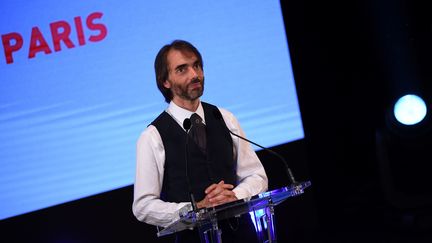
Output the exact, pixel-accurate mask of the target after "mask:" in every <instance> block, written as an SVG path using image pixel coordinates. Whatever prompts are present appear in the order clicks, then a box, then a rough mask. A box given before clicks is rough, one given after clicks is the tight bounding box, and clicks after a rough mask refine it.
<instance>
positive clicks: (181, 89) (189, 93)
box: [172, 77, 204, 101]
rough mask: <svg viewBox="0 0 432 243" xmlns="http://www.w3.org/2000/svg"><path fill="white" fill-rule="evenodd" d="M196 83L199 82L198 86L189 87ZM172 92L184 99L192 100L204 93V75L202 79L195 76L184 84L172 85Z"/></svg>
mask: <svg viewBox="0 0 432 243" xmlns="http://www.w3.org/2000/svg"><path fill="white" fill-rule="evenodd" d="M196 83H200V84H201V85H200V87H196V88H191V86H192V85H196ZM172 92H173V93H174V94H175V95H177V96H179V97H180V98H182V99H184V100H190V101H194V100H196V99H198V98H199V97H201V96H202V95H203V93H204V77H203V78H202V80H201V79H199V78H195V79H193V80H191V81H190V82H189V83H188V84H186V85H173V89H172Z"/></svg>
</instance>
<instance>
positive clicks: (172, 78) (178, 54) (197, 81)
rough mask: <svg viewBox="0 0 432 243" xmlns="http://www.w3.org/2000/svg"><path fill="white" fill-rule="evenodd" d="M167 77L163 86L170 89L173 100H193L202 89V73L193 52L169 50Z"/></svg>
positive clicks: (199, 94)
mask: <svg viewBox="0 0 432 243" xmlns="http://www.w3.org/2000/svg"><path fill="white" fill-rule="evenodd" d="M167 60H168V79H167V80H166V81H165V83H164V86H165V88H167V89H170V90H171V92H172V94H173V100H174V101H176V100H179V99H180V100H183V101H194V100H196V99H198V98H199V97H201V95H202V94H203V91H204V73H203V70H202V67H201V63H200V62H199V60H198V58H197V57H196V55H195V54H194V53H193V52H189V51H179V50H174V49H172V50H170V51H169V52H168V55H167Z"/></svg>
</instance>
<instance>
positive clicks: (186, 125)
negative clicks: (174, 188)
mask: <svg viewBox="0 0 432 243" xmlns="http://www.w3.org/2000/svg"><path fill="white" fill-rule="evenodd" d="M191 126H192V123H191V120H190V119H189V118H186V119H184V121H183V128H184V129H185V130H186V143H185V161H186V166H185V167H186V181H187V184H188V189H189V197H190V201H191V204H192V209H193V211H194V212H197V211H198V207H197V203H196V201H195V197H194V195H193V192H192V186H191V183H190V179H189V166H188V165H189V146H188V144H189V131H190V128H191Z"/></svg>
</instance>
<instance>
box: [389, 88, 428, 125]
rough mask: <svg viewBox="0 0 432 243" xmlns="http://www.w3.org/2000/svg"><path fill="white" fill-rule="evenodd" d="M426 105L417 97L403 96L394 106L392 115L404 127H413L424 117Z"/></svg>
mask: <svg viewBox="0 0 432 243" xmlns="http://www.w3.org/2000/svg"><path fill="white" fill-rule="evenodd" d="M426 110H427V109H426V103H425V102H424V101H423V99H422V98H420V97H419V96H417V95H412V94H409V95H405V96H403V97H401V98H400V99H399V100H398V101H397V102H396V104H395V106H394V115H395V117H396V119H397V121H398V122H400V123H402V124H404V125H415V124H417V123H419V122H420V121H422V120H423V119H424V118H425V116H426Z"/></svg>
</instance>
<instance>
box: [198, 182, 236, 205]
mask: <svg viewBox="0 0 432 243" xmlns="http://www.w3.org/2000/svg"><path fill="white" fill-rule="evenodd" d="M233 188H234V186H233V185H231V184H225V182H224V181H223V180H222V181H220V182H219V183H218V184H212V185H210V186H209V187H207V189H205V191H204V192H205V194H206V196H205V198H204V199H203V200H201V201H199V202H198V203H197V207H198V208H208V207H215V206H217V205H221V204H224V203H228V202H233V201H236V200H237V197H236V196H235V193H234V192H233V191H232V189H233Z"/></svg>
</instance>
